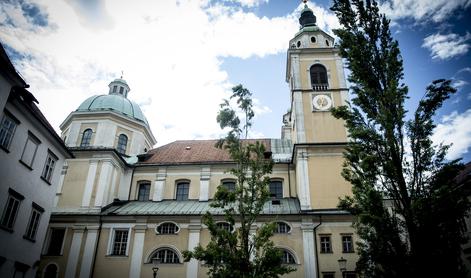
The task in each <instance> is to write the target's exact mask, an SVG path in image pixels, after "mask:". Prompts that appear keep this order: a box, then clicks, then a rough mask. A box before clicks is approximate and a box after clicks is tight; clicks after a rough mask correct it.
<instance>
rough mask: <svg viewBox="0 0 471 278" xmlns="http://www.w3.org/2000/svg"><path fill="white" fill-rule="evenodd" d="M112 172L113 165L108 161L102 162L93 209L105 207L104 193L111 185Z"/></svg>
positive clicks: (105, 197)
mask: <svg viewBox="0 0 471 278" xmlns="http://www.w3.org/2000/svg"><path fill="white" fill-rule="evenodd" d="M112 170H113V164H112V163H111V161H110V160H105V161H103V162H102V165H101V171H100V177H99V179H98V187H97V190H96V195H95V207H102V206H104V205H106V199H107V196H106V193H107V191H108V187H109V185H110V183H111V174H112Z"/></svg>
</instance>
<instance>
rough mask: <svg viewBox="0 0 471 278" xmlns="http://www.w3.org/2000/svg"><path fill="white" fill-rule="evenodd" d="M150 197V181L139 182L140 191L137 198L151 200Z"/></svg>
mask: <svg viewBox="0 0 471 278" xmlns="http://www.w3.org/2000/svg"><path fill="white" fill-rule="evenodd" d="M149 198H150V182H147V181H146V182H139V191H138V192H137V200H139V201H149Z"/></svg>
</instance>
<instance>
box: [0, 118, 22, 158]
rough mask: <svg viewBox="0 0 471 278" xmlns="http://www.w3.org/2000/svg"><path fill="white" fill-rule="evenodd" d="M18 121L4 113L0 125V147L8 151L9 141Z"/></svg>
mask: <svg viewBox="0 0 471 278" xmlns="http://www.w3.org/2000/svg"><path fill="white" fill-rule="evenodd" d="M18 124H19V121H18V120H17V119H16V118H15V117H13V115H11V114H10V113H8V112H6V111H5V115H3V118H2V122H1V123H0V147H1V148H3V149H5V150H8V149H9V148H10V143H11V139H12V138H13V135H14V133H15V129H16V126H17V125H18Z"/></svg>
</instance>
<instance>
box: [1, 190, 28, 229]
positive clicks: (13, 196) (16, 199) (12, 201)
mask: <svg viewBox="0 0 471 278" xmlns="http://www.w3.org/2000/svg"><path fill="white" fill-rule="evenodd" d="M8 193H9V195H8V199H7V202H6V204H5V208H4V209H3V214H2V221H1V223H0V225H1V226H2V227H3V228H6V229H7V230H13V226H14V225H15V220H16V215H17V214H18V210H19V208H20V203H21V200H23V199H24V198H25V197H23V195H21V194H20V193H18V192H16V191H15V190H13V189H11V188H10V189H8Z"/></svg>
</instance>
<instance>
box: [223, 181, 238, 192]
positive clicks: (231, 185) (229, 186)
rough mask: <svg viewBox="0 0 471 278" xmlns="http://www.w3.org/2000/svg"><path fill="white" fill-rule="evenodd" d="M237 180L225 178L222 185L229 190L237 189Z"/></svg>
mask: <svg viewBox="0 0 471 278" xmlns="http://www.w3.org/2000/svg"><path fill="white" fill-rule="evenodd" d="M235 185H236V184H235V181H234V180H223V181H222V186H223V187H224V188H226V189H227V191H229V192H234V191H235Z"/></svg>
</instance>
